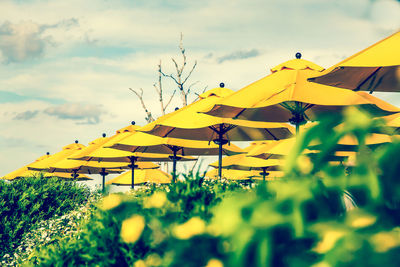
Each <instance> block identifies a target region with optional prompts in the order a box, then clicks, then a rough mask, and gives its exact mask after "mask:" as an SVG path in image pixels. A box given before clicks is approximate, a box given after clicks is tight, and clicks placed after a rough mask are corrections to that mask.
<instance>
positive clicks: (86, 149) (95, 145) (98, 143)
mask: <svg viewBox="0 0 400 267" xmlns="http://www.w3.org/2000/svg"><path fill="white" fill-rule="evenodd" d="M111 138H112V137H106V134H105V133H103V135H102V137H100V138H97V139H95V140H93V141H91V142H89V144H88V145H87V146H86V147H84V148H82V149H81V150H80V151H79V153H74V156H76V157H82V156H84V155H87V154H89V153H91V152H93V151H95V150H96V149H98V148H99V147H101V146H102V145H104V144H105V143H106V142H108V141H109V140H110V139H111Z"/></svg>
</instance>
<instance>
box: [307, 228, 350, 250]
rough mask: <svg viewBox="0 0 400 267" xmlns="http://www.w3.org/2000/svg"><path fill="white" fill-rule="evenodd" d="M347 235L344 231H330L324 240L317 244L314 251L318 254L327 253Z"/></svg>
mask: <svg viewBox="0 0 400 267" xmlns="http://www.w3.org/2000/svg"><path fill="white" fill-rule="evenodd" d="M345 234H346V233H345V232H343V231H334V230H332V231H328V232H326V233H325V234H324V236H323V237H322V240H321V241H320V242H319V243H318V244H317V246H316V247H315V248H314V250H315V251H316V252H318V253H325V252H327V251H328V250H330V249H331V248H333V246H334V245H335V244H336V241H338V240H339V239H340V238H341V237H343V236H344V235H345Z"/></svg>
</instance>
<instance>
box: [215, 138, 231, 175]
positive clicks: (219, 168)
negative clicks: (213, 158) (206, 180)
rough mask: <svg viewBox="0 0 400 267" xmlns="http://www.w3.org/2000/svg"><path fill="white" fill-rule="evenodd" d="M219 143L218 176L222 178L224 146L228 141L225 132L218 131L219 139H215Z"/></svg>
mask: <svg viewBox="0 0 400 267" xmlns="http://www.w3.org/2000/svg"><path fill="white" fill-rule="evenodd" d="M214 143H216V144H217V145H218V176H219V180H222V146H223V145H225V144H227V143H228V140H226V139H224V138H223V133H221V132H219V133H218V139H216V140H214Z"/></svg>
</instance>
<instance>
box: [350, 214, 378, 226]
mask: <svg viewBox="0 0 400 267" xmlns="http://www.w3.org/2000/svg"><path fill="white" fill-rule="evenodd" d="M375 221H376V217H374V216H364V217H359V218H355V219H354V220H353V221H352V222H351V226H353V227H357V228H363V227H367V226H370V225H372V224H374V223H375Z"/></svg>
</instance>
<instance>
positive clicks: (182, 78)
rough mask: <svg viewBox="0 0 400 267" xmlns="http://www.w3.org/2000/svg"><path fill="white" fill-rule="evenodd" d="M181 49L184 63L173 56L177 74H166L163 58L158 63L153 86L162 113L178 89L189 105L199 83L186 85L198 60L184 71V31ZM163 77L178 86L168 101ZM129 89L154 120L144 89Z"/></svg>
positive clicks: (183, 103) (185, 61)
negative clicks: (155, 80) (194, 89)
mask: <svg viewBox="0 0 400 267" xmlns="http://www.w3.org/2000/svg"><path fill="white" fill-rule="evenodd" d="M179 50H180V54H181V55H182V64H181V65H179V64H178V62H177V60H175V59H174V58H171V60H172V62H173V65H174V66H175V70H176V74H165V73H164V72H163V70H162V65H161V60H160V62H159V64H158V71H157V72H158V80H157V82H155V83H154V84H153V87H154V89H155V91H156V93H157V95H158V101H159V102H160V109H161V114H162V115H165V114H166V110H167V108H168V106H169V105H170V104H171V101H172V99H173V98H174V96H175V94H176V92H177V90H179V92H180V94H181V99H182V106H187V105H188V96H189V95H190V93H192V92H193V90H192V88H193V86H195V85H196V84H197V83H198V81H196V82H194V83H192V84H190V85H189V86H187V87H186V83H187V82H188V80H189V78H190V76H191V75H192V74H193V71H194V70H195V68H196V66H197V61H195V62H194V64H193V66H192V67H191V69H190V71H189V72H188V73H187V75H185V74H184V72H185V68H186V66H187V64H188V63H187V57H186V50H185V48H184V46H183V34H182V33H181V36H180V42H179ZM163 77H166V78H170V79H172V80H173V82H174V83H175V84H176V86H177V89H174V91H173V93H172V94H170V95H169V96H168V97H167V101H166V98H165V97H164V95H165V94H164V93H165V92H164V88H163ZM206 88H207V87H205V88H204V90H203V92H204V91H205V90H206ZM129 90H131V91H132V92H133V93H135V95H136V96H137V97H138V98H139V100H140V103H141V104H142V108H143V110H144V111H145V113H146V118H145V119H146V121H147V122H148V123H150V122H152V121H154V120H155V118H154V116H153V114H152V112H151V111H150V110H149V109H148V108H147V105H146V103H145V101H144V98H143V89H142V88H140V89H139V90H134V89H132V88H129ZM193 93H194V94H195V95H197V97H198V96H199V94H197V93H195V92H193ZM196 163H197V161H196V162H195V164H194V165H193V168H194V167H195V166H196ZM164 168H165V170H166V171H167V172H168V165H167V164H166V163H165V164H164ZM193 168H192V169H193Z"/></svg>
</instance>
